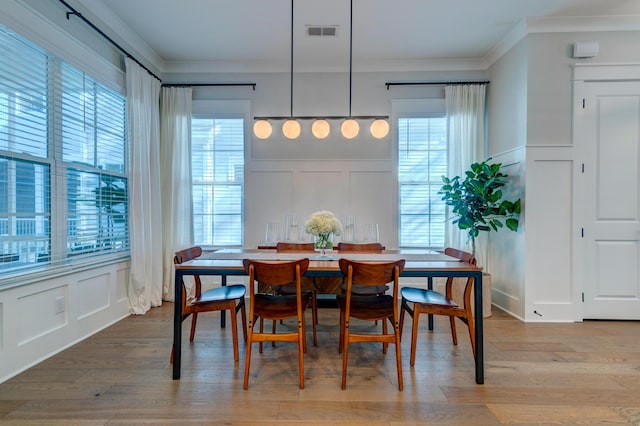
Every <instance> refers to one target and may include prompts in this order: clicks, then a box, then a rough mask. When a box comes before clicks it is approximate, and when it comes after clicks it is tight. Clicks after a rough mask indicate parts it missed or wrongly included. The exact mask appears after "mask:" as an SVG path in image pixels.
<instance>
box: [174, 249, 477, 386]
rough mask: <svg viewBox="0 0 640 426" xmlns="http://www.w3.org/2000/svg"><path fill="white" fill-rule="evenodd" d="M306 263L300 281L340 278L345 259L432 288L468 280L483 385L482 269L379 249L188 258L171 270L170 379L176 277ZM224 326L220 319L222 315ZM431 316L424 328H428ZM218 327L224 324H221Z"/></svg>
mask: <svg viewBox="0 0 640 426" xmlns="http://www.w3.org/2000/svg"><path fill="white" fill-rule="evenodd" d="M303 257H306V258H309V268H308V269H307V271H306V272H305V274H304V275H305V276H309V277H341V276H342V272H340V268H339V265H338V261H339V259H340V258H343V257H344V258H349V259H352V260H356V261H363V262H388V261H395V260H399V259H404V260H405V266H404V269H403V270H402V272H401V274H400V277H401V278H402V277H422V278H426V280H427V283H426V285H427V287H428V288H430V289H431V288H433V278H436V277H445V278H448V277H454V278H457V277H472V278H474V286H473V295H474V305H475V306H474V308H475V312H474V323H475V342H476V351H475V355H474V358H475V359H474V360H475V380H476V383H477V384H483V383H484V345H483V342H484V337H483V336H484V328H483V315H482V297H483V296H482V268H480V267H478V266H476V265H473V264H470V263H465V262H462V261H460V260H459V259H456V258H453V257H450V256H447V255H445V254H443V253H440V252H436V251H432V250H415V249H409V250H407V249H401V250H384V251H383V252H381V253H358V252H342V253H340V252H337V251H329V252H327V253H326V254H325V255H321V254H320V253H316V252H277V251H276V250H273V249H240V248H238V249H220V250H214V251H211V252H206V253H203V255H202V256H200V257H198V258H197V259H193V260H190V261H187V262H184V263H181V264H178V265H174V266H175V283H176V285H175V301H174V318H173V353H174V356H173V379H174V380H177V379H180V363H181V353H182V352H181V351H182V289H181V284H180V283H182V277H183V276H185V275H215V276H220V277H221V285H226V284H227V277H228V276H246V275H247V273H246V271H245V270H244V267H243V265H242V261H243V259H246V258H250V259H255V260H269V261H276V260H294V259H300V258H303ZM221 320H222V321H224V315H223V316H222V319H221ZM432 321H433V320H432V317H430V319H429V328H430V329H432V327H433V322H432ZM221 325H222V326H224V322H222V324H221Z"/></svg>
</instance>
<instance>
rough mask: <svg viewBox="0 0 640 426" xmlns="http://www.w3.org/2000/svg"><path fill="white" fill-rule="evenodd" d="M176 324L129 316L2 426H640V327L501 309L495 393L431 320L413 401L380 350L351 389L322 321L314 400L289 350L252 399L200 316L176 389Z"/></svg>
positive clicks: (50, 371) (227, 349)
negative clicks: (554, 320) (524, 318)
mask: <svg viewBox="0 0 640 426" xmlns="http://www.w3.org/2000/svg"><path fill="white" fill-rule="evenodd" d="M172 313H173V305H172V304H165V305H164V306H163V307H161V308H154V309H152V310H151V311H150V312H149V313H148V314H147V315H143V316H132V317H129V318H127V319H125V320H123V321H121V322H119V323H117V324H115V325H113V326H111V327H109V328H108V329H106V330H104V331H102V332H100V333H98V334H96V335H95V336H93V337H91V338H89V339H87V340H85V341H83V342H81V343H79V344H77V345H75V346H73V347H71V348H69V349H68V350H66V351H64V352H62V353H60V354H59V355H57V356H54V357H52V358H50V359H48V360H46V361H44V362H42V363H41V364H39V365H37V366H35V367H33V368H31V369H29V370H28V371H26V372H24V373H22V374H20V375H18V376H16V377H14V378H13V379H11V380H9V381H7V382H5V383H3V384H0V424H11V425H34V424H42V425H44V424H46V425H135V424H203V425H208V424H233V425H253V424H261V425H275V424H290V425H294V424H302V425H321V424H329V423H330V424H335V425H339V424H343V425H353V426H355V425H423V424H433V425H502V424H511V425H533V424H542V425H552V424H553V425H578V424H580V425H582V424H590V425H601V424H623V425H624V424H632V425H640V323H638V322H624V321H617V322H608V321H589V322H584V323H578V324H525V323H523V322H521V321H519V320H517V319H513V318H511V317H510V316H508V315H506V314H505V313H503V312H501V311H499V310H497V309H495V308H494V309H493V316H492V317H491V318H487V319H486V320H485V360H486V363H485V384H484V385H477V384H475V382H474V366H473V358H472V356H471V350H470V346H469V339H468V337H467V334H466V328H464V326H462V324H461V325H460V327H459V329H458V333H459V345H458V347H454V346H453V345H452V344H451V340H450V339H451V337H450V334H449V329H448V323H446V322H445V321H446V320H442V319H439V318H438V319H436V331H435V332H432V333H428V332H427V331H426V320H425V321H423V322H422V325H421V332H420V336H419V348H418V359H417V360H416V366H415V367H414V368H410V367H409V347H410V334H409V333H410V332H411V327H410V325H409V324H407V325H409V326H405V330H404V339H403V346H402V353H403V368H404V387H405V388H404V391H403V392H399V391H398V390H397V382H396V380H397V378H396V371H395V360H394V351H393V350H390V351H388V353H387V355H383V354H382V351H381V350H380V346H379V345H376V344H368V343H367V344H354V345H352V346H350V360H349V377H348V380H347V389H346V390H341V389H340V374H341V356H340V355H339V354H338V353H337V337H338V330H337V323H338V312H337V311H336V310H334V309H321V311H320V324H319V328H318V329H319V335H318V347H313V346H312V345H311V344H309V350H308V353H307V354H306V357H305V367H306V368H305V370H306V371H305V389H303V390H300V389H299V388H298V376H297V362H296V348H295V346H294V345H293V344H289V343H279V344H278V345H277V346H276V347H275V348H272V347H271V346H270V345H266V347H265V350H264V353H263V354H262V355H260V354H258V353H257V350H255V351H254V357H253V359H252V370H251V379H250V384H249V390H246V391H245V390H243V389H242V378H243V366H244V344H242V343H241V356H240V362H239V363H237V364H234V362H233V354H232V347H231V336H230V330H229V328H227V329H223V330H221V329H220V328H219V316H218V315H215V316H208V317H207V315H203V316H202V318H201V319H200V320H199V324H198V332H197V333H196V340H195V342H194V343H193V344H189V342H188V341H187V340H188V338H185V342H184V347H183V363H182V378H181V380H178V381H174V380H172V379H171V367H170V364H169V353H170V349H171V337H172ZM189 325H190V320H187V321H186V322H185V324H184V326H185V336H186V335H187V333H186V330H187V327H188V326H189ZM285 326H289V324H285ZM367 326H368V325H367ZM361 327H363V326H362V325H361ZM309 334H310V333H309ZM309 337H310V336H309ZM241 341H242V340H241ZM310 341H311V339H310V338H309V342H310Z"/></svg>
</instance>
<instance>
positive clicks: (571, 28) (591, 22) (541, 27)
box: [527, 15, 640, 33]
mask: <svg viewBox="0 0 640 426" xmlns="http://www.w3.org/2000/svg"><path fill="white" fill-rule="evenodd" d="M527 28H528V32H529V33H569V32H571V33H573V32H601V31H639V30H640V15H611V16H555V17H533V18H527Z"/></svg>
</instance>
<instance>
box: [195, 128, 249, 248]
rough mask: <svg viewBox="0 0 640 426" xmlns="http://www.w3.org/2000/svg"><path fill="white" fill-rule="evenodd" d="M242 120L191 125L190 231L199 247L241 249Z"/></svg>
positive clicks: (242, 218)
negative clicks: (191, 216)
mask: <svg viewBox="0 0 640 426" xmlns="http://www.w3.org/2000/svg"><path fill="white" fill-rule="evenodd" d="M244 130H245V120H244V118H214V117H205V116H194V117H193V118H192V121H191V173H192V183H193V229H194V236H195V243H196V244H198V245H201V246H227V247H228V246H242V244H243V239H244V238H243V222H244V217H243V211H244V208H243V207H244V135H245V131H244Z"/></svg>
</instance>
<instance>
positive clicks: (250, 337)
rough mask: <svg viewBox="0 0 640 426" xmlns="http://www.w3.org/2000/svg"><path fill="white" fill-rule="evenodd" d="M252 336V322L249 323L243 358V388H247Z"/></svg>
mask: <svg viewBox="0 0 640 426" xmlns="http://www.w3.org/2000/svg"><path fill="white" fill-rule="evenodd" d="M252 337H253V324H249V336H248V340H247V353H246V355H245V358H244V385H243V386H244V389H248V388H249V366H250V364H251V343H252Z"/></svg>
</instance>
